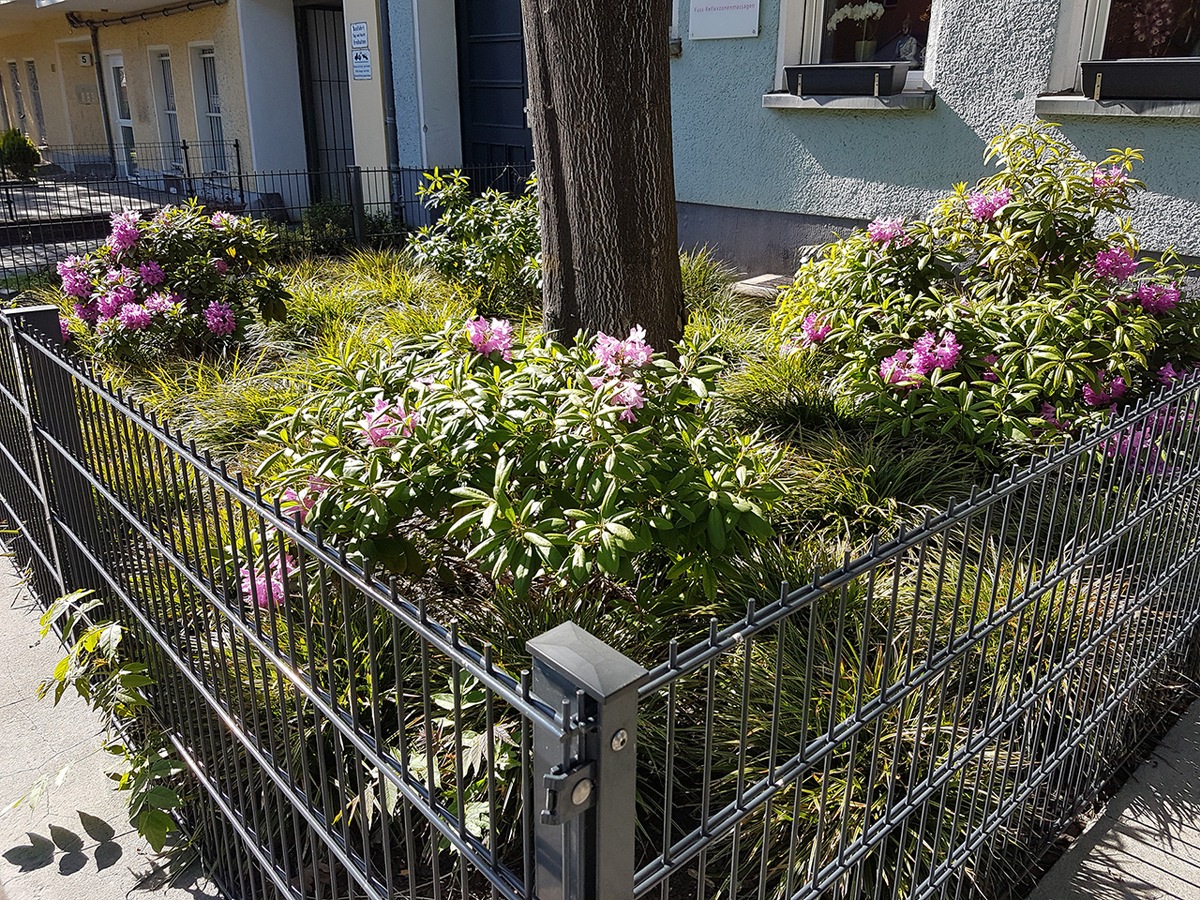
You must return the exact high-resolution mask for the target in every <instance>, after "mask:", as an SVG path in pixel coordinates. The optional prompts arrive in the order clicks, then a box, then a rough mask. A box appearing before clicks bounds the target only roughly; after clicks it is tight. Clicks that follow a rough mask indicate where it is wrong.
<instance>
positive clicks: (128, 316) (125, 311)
mask: <svg viewBox="0 0 1200 900" xmlns="http://www.w3.org/2000/svg"><path fill="white" fill-rule="evenodd" d="M152 320H153V317H152V316H151V315H150V310H148V309H146V307H144V306H142V305H141V304H138V303H126V304H125V305H124V306H122V307H121V308H120V309H119V310H118V311H117V321H118V322H120V323H121V327H122V328H124V329H126V330H127V331H141V330H142V329H143V328H147V327H149V325H150V322H151V321H152Z"/></svg>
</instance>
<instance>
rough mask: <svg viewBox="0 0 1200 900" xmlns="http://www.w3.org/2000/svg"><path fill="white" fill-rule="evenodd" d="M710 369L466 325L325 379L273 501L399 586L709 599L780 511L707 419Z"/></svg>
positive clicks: (479, 322)
mask: <svg viewBox="0 0 1200 900" xmlns="http://www.w3.org/2000/svg"><path fill="white" fill-rule="evenodd" d="M721 368H722V366H721V364H720V363H719V361H716V360H713V359H712V358H709V357H707V356H705V355H704V352H703V349H702V348H700V349H688V348H684V350H683V351H682V353H681V356H680V360H679V362H678V363H675V362H671V361H669V360H667V359H664V358H662V357H660V356H657V355H654V354H653V352H652V350H651V348H649V347H648V346H647V345H646V344H645V343H644V341H643V340H642V339H641V335H640V334H639V333H638V330H635V331H634V332H633V333H631V335H630V337H629V338H628V339H627V340H625V341H619V340H617V339H615V338H611V337H608V336H604V335H601V336H599V338H598V339H597V341H596V343H595V346H594V348H592V349H589V348H587V347H585V346H584V345H582V344H579V345H577V346H575V347H573V348H570V349H568V348H566V347H563V346H562V345H560V344H556V343H554V342H553V341H551V340H549V339H546V338H539V339H532V340H528V341H513V339H512V336H511V326H509V325H508V323H506V322H502V321H500V320H492V322H491V323H490V324H489V323H487V322H486V321H485V320H483V319H476V320H474V321H473V322H471V323H470V324H469V326H468V329H467V331H466V332H464V330H463V329H462V327H461V326H460V327H451V328H448V329H446V330H444V331H442V332H441V333H440V334H434V335H430V336H425V337H418V338H413V339H410V340H405V341H400V342H398V343H397V344H396V345H395V346H394V347H392V348H391V349H390V350H389V351H386V352H384V353H381V354H379V355H378V356H377V357H376V359H374V360H373V361H371V362H369V363H367V364H360V365H356V366H354V367H353V369H352V370H349V371H345V372H344V373H342V375H341V376H340V379H338V380H331V382H330V386H329V387H328V389H327V390H326V391H325V392H323V393H322V395H321V396H319V397H315V398H314V399H312V400H311V401H309V402H308V403H306V404H304V405H303V406H302V407H301V408H300V409H299V410H297V412H296V413H295V414H294V415H293V416H292V417H291V418H290V419H289V420H287V421H286V422H284V423H283V428H282V430H281V431H280V432H279V434H278V439H279V440H281V441H282V442H283V443H284V444H285V447H284V449H282V450H281V451H280V453H279V454H278V456H277V458H278V459H279V460H282V461H283V462H284V463H285V465H286V468H285V470H284V471H282V472H281V473H280V474H278V476H277V479H276V480H277V484H278V487H279V490H283V489H284V488H287V489H289V490H290V491H291V492H292V493H291V495H290V496H291V497H292V498H293V502H294V503H297V504H300V506H299V507H298V508H302V509H308V508H309V507H311V510H310V511H308V512H307V513H306V514H307V515H308V516H310V524H319V525H320V526H321V527H322V528H323V529H324V531H325V533H326V534H327V535H330V536H331V537H332V536H337V538H338V539H339V540H340V541H341V542H342V543H344V544H345V546H347V547H348V549H349V550H350V551H351V552H352V553H354V554H356V555H358V556H359V557H360V558H364V559H365V560H367V561H369V562H372V563H374V564H377V565H381V566H384V567H386V568H389V569H391V570H393V571H396V572H398V573H402V574H408V575H414V574H415V575H419V574H421V573H422V572H423V571H424V570H425V568H426V566H427V565H430V564H433V565H441V564H443V563H445V562H447V561H456V562H458V563H470V564H471V565H473V566H477V567H478V568H479V569H480V570H481V571H482V572H483V573H486V575H487V577H489V578H490V579H491V580H492V581H493V582H495V583H497V584H504V585H511V587H512V589H514V590H515V591H516V592H517V594H518V595H526V594H528V592H529V591H530V590H531V588H538V587H539V586H545V585H552V586H557V587H558V588H569V589H575V588H582V587H584V586H585V585H587V584H589V583H594V581H595V579H600V580H601V581H608V582H621V583H631V584H632V583H636V584H637V585H638V588H639V590H642V591H645V592H647V594H648V595H650V596H654V595H655V594H656V593H657V592H660V591H667V592H671V593H675V594H678V595H683V594H688V593H690V590H691V588H692V587H697V586H698V587H699V588H700V589H701V590H702V591H703V592H704V594H706V595H708V596H709V597H713V596H715V595H716V593H717V590H718V583H719V581H720V578H721V575H722V573H723V571H724V570H725V568H727V567H728V566H730V565H732V563H731V562H730V561H729V558H730V557H738V556H743V555H745V554H746V553H748V552H749V548H750V546H751V545H753V544H755V543H757V542H759V541H761V540H764V539H766V538H769V537H770V536H771V534H772V530H771V527H770V525H769V524H768V523H767V519H766V514H767V512H768V510H769V509H770V507H771V506H772V505H773V504H774V503H775V502H776V501H777V499H778V497H779V490H778V487H777V485H776V483H775V480H774V477H773V476H774V472H775V470H776V469H777V466H778V459H777V457H776V456H774V455H772V454H770V453H767V452H764V451H763V450H762V449H761V446H760V445H758V444H756V443H755V442H754V441H753V440H752V439H751V438H749V437H743V436H738V435H735V434H733V433H731V432H730V431H728V430H725V429H721V428H718V427H715V423H714V422H713V421H712V415H711V409H710V405H709V402H708V399H707V398H708V395H709V392H710V391H711V390H712V388H713V385H714V379H715V378H716V376H717V374H718V373H719V372H720V370H721Z"/></svg>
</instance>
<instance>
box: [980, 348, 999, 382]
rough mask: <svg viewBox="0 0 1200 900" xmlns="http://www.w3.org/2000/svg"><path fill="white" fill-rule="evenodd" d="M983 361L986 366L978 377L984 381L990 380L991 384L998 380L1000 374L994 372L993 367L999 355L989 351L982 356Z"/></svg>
mask: <svg viewBox="0 0 1200 900" xmlns="http://www.w3.org/2000/svg"><path fill="white" fill-rule="evenodd" d="M983 362H984V365H986V366H987V368H986V369H984V370H983V374H982V375H981V376H980V377H981V378H982V379H983V380H984V381H990V382H992V383H993V384H994V383H996V382H997V381H999V380H1000V376H999V375H997V374H996V370H995V368H993V367H994V366H995V365H996V363H998V362H1000V357H999V356H997V355H996V354H995V353H989V354H988V355H987V356H985V357H984V358H983Z"/></svg>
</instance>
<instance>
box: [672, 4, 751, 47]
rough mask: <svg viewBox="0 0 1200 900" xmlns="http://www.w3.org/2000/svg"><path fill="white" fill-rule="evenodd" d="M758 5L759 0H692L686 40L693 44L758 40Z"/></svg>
mask: <svg viewBox="0 0 1200 900" xmlns="http://www.w3.org/2000/svg"><path fill="white" fill-rule="evenodd" d="M758 3H759V0H691V15H690V16H689V17H688V37H689V38H691V39H692V40H693V41H704V40H710V39H713V38H741V37H758Z"/></svg>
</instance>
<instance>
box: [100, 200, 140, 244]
mask: <svg viewBox="0 0 1200 900" xmlns="http://www.w3.org/2000/svg"><path fill="white" fill-rule="evenodd" d="M140 218H141V215H140V214H139V213H137V212H136V211H134V210H129V209H127V210H125V212H120V213H113V216H112V219H111V221H112V234H110V235H109V236H108V246H109V248H110V249H111V250H112V251H113V252H114V253H117V254H120V253H124V252H125V251H126V250H128V249H130V248H131V247H132V246H133V245H134V244H136V243H137V241H138V237H139V236H140V232H139V231H138V220H139V219H140Z"/></svg>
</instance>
